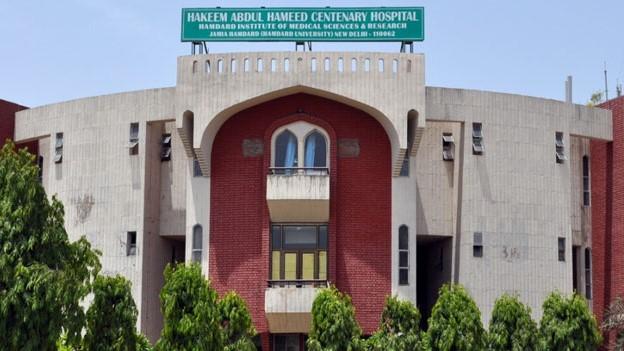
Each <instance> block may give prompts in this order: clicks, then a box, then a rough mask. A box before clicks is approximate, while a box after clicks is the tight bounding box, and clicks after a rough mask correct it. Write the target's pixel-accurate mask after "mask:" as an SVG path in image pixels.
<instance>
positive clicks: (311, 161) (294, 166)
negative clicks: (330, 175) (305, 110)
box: [270, 121, 330, 175]
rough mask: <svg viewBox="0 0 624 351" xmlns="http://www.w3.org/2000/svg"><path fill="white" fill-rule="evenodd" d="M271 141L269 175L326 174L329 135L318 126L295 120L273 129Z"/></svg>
mask: <svg viewBox="0 0 624 351" xmlns="http://www.w3.org/2000/svg"><path fill="white" fill-rule="evenodd" d="M271 144H272V148H271V169H270V171H271V172H272V174H282V175H293V174H308V175H325V174H327V172H328V165H329V158H328V154H329V150H330V149H329V137H328V135H327V133H325V131H324V130H322V129H321V128H319V127H317V126H315V125H313V124H310V123H308V122H304V121H297V122H294V123H291V124H288V125H286V126H283V127H281V128H280V129H278V130H276V131H275V133H274V134H273V137H272V141H271Z"/></svg>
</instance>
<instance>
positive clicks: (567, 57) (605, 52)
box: [0, 0, 624, 106]
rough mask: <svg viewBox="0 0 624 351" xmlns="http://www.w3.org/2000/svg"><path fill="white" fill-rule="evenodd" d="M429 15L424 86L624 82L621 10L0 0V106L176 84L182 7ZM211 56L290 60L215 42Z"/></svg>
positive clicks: (612, 0) (557, 87)
mask: <svg viewBox="0 0 624 351" xmlns="http://www.w3.org/2000/svg"><path fill="white" fill-rule="evenodd" d="M382 5H383V6H424V7H425V23H426V28H425V31H426V40H425V42H423V43H419V44H416V48H415V49H416V51H417V52H422V53H424V54H425V59H426V82H427V85H431V86H445V87H457V88H470V89H481V90H493V91H501V92H510V93H519V94H526V95H533V96H542V97H547V98H553V99H563V97H564V80H565V78H566V76H567V75H573V76H574V100H575V101H576V102H578V103H585V102H586V101H587V100H588V99H589V96H590V95H591V93H592V92H594V91H596V90H600V89H604V77H603V69H604V62H605V61H606V62H607V68H608V70H609V90H610V96H611V97H613V96H614V95H615V84H616V81H617V80H618V79H619V81H620V82H624V0H608V1H607V0H605V1H602V0H593V1H578V0H567V1H564V0H540V1H538V0H525V1H508V0H489V1H486V0H472V1H449V0H432V1H428V0H422V1H391V0H386V1H384V2H379V1H370V0H360V1H352V0H351V1H348V0H334V1H331V2H330V1H309V0H300V1H296V2H294V1H269V0H266V1H251V0H245V1H208V0H205V1H176V0H157V1H156V0H151V1H147V0H135V1H128V0H55V1H49V0H48V1H44V0H0V98H2V99H5V100H9V101H14V102H17V103H20V104H23V105H27V106H38V105H43V104H49V103H54V102H59V101H64V100H70V99H75V98H79V97H85V96H92V95H101V94H108V93H115V92H122V91H128V90H136V89H145V88H157V87H166V86H173V85H175V74H176V57H177V56H180V55H187V54H189V53H190V44H188V43H181V42H180V9H181V8H183V7H215V6H221V7H259V6H267V7H270V6H282V7H294V6H333V7H341V6H343V7H348V6H382ZM313 49H314V50H315V51H344V50H348V51H398V50H399V44H398V43H381V44H380V43H315V44H314V45H313ZM210 50H211V51H212V52H227V51H274V50H294V44H293V43H215V44H210Z"/></svg>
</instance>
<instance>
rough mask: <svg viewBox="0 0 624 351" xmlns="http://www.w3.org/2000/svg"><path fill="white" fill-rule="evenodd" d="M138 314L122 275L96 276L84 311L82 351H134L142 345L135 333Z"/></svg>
mask: <svg viewBox="0 0 624 351" xmlns="http://www.w3.org/2000/svg"><path fill="white" fill-rule="evenodd" d="M137 316H138V311H137V308H136V304H135V303H134V299H133V298H132V292H131V289H130V282H129V281H128V280H127V279H126V278H124V277H121V276H116V277H104V276H98V277H97V278H96V280H95V283H94V285H93V302H92V303H91V306H89V309H88V310H87V328H86V334H85V336H84V340H83V348H84V350H85V351H109V350H110V351H136V350H140V348H137V344H138V343H139V342H143V340H141V337H140V336H139V335H137V333H136V322H137Z"/></svg>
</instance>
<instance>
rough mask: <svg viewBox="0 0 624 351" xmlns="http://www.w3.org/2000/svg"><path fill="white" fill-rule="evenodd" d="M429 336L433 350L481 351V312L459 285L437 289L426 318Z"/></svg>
mask: <svg viewBox="0 0 624 351" xmlns="http://www.w3.org/2000/svg"><path fill="white" fill-rule="evenodd" d="M428 333H429V337H430V338H431V348H432V350H434V351H451V350H452V351H482V350H484V349H485V331H484V329H483V325H482V323H481V313H480V312H479V309H478V308H477V305H476V304H475V302H474V301H473V300H472V298H471V297H470V295H469V294H468V292H467V291H466V290H465V289H464V288H463V287H462V286H461V285H452V284H445V285H444V286H442V288H440V294H439V296H438V301H436V303H435V305H434V306H433V310H432V312H431V318H429V331H428Z"/></svg>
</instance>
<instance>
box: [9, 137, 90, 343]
mask: <svg viewBox="0 0 624 351" xmlns="http://www.w3.org/2000/svg"><path fill="white" fill-rule="evenodd" d="M38 173H39V169H38V167H37V166H36V165H35V163H34V156H33V155H31V154H29V153H28V152H26V151H24V150H19V151H15V146H14V144H13V143H11V142H8V143H7V144H6V145H5V146H4V147H3V148H2V149H1V150H0V250H1V252H2V255H0V345H3V348H4V349H5V350H26V351H28V350H36V351H42V350H43V351H45V350H55V349H56V347H57V346H56V343H57V340H58V339H59V337H60V335H61V332H62V331H63V330H64V331H65V333H66V337H67V342H68V343H69V344H71V345H78V344H79V342H80V339H81V335H80V333H81V330H82V327H83V326H84V322H85V312H84V309H83V308H82V306H80V301H81V300H82V299H83V298H84V297H86V296H87V294H88V293H89V292H90V291H91V282H92V280H93V279H94V278H95V276H96V275H97V273H98V272H99V270H100V263H99V259H98V253H97V252H96V251H94V250H92V249H91V245H90V244H89V242H88V241H87V240H86V239H85V238H81V239H80V240H78V241H76V242H73V243H72V242H70V241H69V238H68V236H67V232H66V231H65V228H64V219H63V217H64V210H63V205H62V204H61V203H60V202H59V201H58V200H57V199H56V198H55V197H53V198H52V199H51V200H48V197H47V196H46V194H45V191H44V189H43V187H42V185H41V184H40V183H39V181H38Z"/></svg>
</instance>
